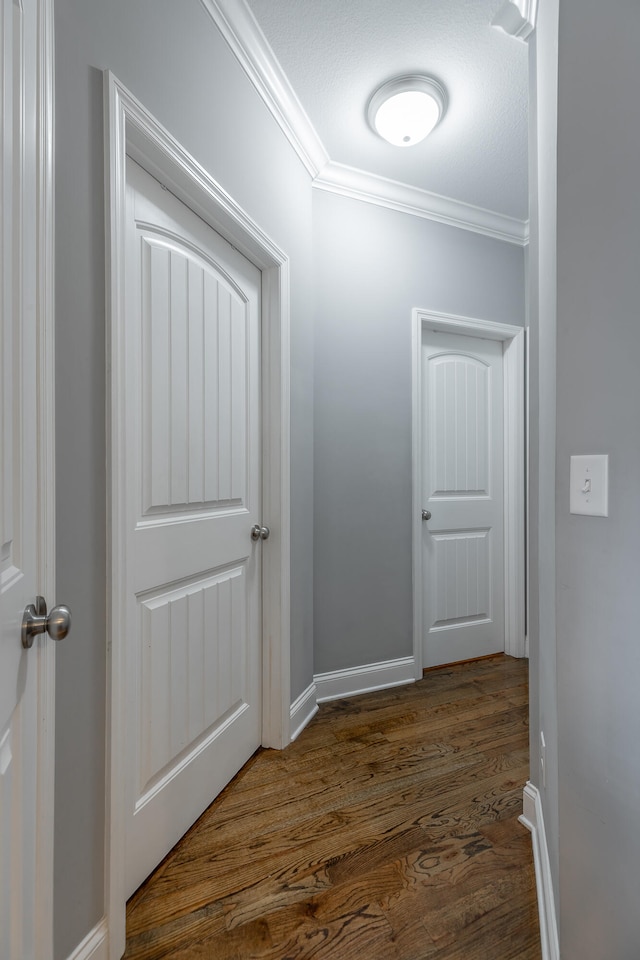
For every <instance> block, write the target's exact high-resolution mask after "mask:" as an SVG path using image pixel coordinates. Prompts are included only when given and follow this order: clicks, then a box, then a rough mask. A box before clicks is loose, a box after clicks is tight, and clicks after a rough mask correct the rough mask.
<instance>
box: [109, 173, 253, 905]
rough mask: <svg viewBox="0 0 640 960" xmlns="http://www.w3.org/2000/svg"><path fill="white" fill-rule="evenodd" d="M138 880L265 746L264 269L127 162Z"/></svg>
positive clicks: (132, 746) (133, 844)
mask: <svg viewBox="0 0 640 960" xmlns="http://www.w3.org/2000/svg"><path fill="white" fill-rule="evenodd" d="M126 244H127V266H126V298H127V323H126V331H125V337H126V383H125V384H124V393H123V397H124V403H125V405H126V422H127V430H128V435H127V443H126V450H127V454H126V464H124V465H123V469H124V470H125V471H126V481H125V482H126V488H127V505H126V509H127V528H128V536H127V543H126V558H125V569H124V570H123V576H125V577H126V595H127V600H126V603H127V610H126V623H127V636H126V661H127V675H128V684H129V690H128V697H127V703H126V717H127V742H128V750H129V756H128V775H127V791H128V797H127V805H128V812H127V827H126V830H127V842H126V877H127V879H126V885H127V895H129V894H131V893H132V892H133V891H134V890H135V889H136V887H137V886H138V885H139V884H140V883H141V881H142V880H144V879H145V877H146V876H147V875H148V874H149V873H150V872H151V870H153V868H154V867H155V866H156V865H157V864H158V863H159V861H160V860H161V859H162V858H163V857H164V855H165V854H166V853H167V852H168V851H169V850H170V849H171V847H172V846H173V845H174V844H175V843H176V841H177V840H178V839H179V838H180V837H181V836H182V834H183V833H184V832H185V831H186V830H187V829H188V827H189V826H190V825H191V824H192V823H193V822H194V820H195V819H196V818H197V817H198V816H199V815H200V814H201V813H202V811H203V810H204V809H205V808H206V807H207V806H208V804H209V803H210V802H211V801H212V800H213V799H214V797H215V796H216V794H217V793H219V791H220V790H221V789H222V788H223V787H224V786H225V784H226V783H227V782H228V781H229V780H230V779H231V777H232V776H233V775H234V774H235V773H236V772H237V771H238V770H239V769H240V767H241V766H242V765H243V764H244V763H245V761H246V760H247V759H248V758H249V757H250V756H251V754H252V753H253V752H254V751H255V750H256V748H257V747H258V746H259V744H260V738H261V669H262V667H261V608H260V601H261V588H260V578H261V562H260V552H261V549H263V548H262V541H260V540H258V541H257V542H256V541H253V540H252V538H251V529H252V527H253V526H254V525H255V524H261V522H262V516H261V484H260V476H261V472H260V280H261V275H260V272H259V271H258V270H257V269H256V268H255V267H254V266H253V265H252V264H251V263H249V262H248V261H247V260H246V259H245V258H244V257H243V256H242V255H241V254H240V253H238V251H237V250H235V249H234V248H233V247H232V246H231V245H230V244H228V243H227V242H226V241H225V240H223V239H222V238H221V237H220V236H219V235H218V234H217V233H216V232H215V231H214V230H213V229H212V228H211V227H210V226H208V225H207V224H206V223H205V222H204V221H203V220H201V219H200V218H199V217H198V216H197V215H196V214H195V213H194V212H193V211H192V210H190V209H189V208H188V207H186V206H185V205H184V204H183V203H182V202H181V201H179V200H178V199H176V197H175V196H173V195H172V194H171V193H170V192H169V191H168V190H165V189H163V188H162V187H161V186H160V184H159V183H158V182H157V181H156V180H154V179H153V178H152V177H151V176H150V175H149V174H148V173H146V172H145V171H143V170H142V168H141V167H139V166H138V165H137V164H135V163H134V162H133V161H131V160H129V159H128V160H127V237H126Z"/></svg>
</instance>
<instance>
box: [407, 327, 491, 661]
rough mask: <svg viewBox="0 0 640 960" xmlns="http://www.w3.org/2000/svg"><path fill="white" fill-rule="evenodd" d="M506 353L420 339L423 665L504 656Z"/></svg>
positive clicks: (457, 339) (484, 345) (426, 334)
mask: <svg viewBox="0 0 640 960" xmlns="http://www.w3.org/2000/svg"><path fill="white" fill-rule="evenodd" d="M502 352H503V347H502V343H501V342H497V341H494V340H481V339H476V338H473V337H465V336H462V335H459V334H446V333H437V332H434V331H431V330H424V331H423V334H422V429H423V436H422V456H423V462H422V509H423V517H424V520H423V523H422V542H423V564H422V569H423V584H422V586H423V610H424V617H423V625H424V627H423V629H424V633H423V656H424V660H423V664H424V666H425V667H429V666H435V665H437V664H442V663H453V662H455V661H459V660H467V659H472V658H475V657H480V656H486V655H488V654H491V653H497V652H500V651H503V650H504V542H503V540H504V491H503V473H504V468H503V457H504V450H503V447H504V428H503V422H504V411H503V402H504V399H503V368H502V365H503V359H502ZM429 515H430V516H429Z"/></svg>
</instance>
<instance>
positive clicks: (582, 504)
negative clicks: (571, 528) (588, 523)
mask: <svg viewBox="0 0 640 960" xmlns="http://www.w3.org/2000/svg"><path fill="white" fill-rule="evenodd" d="M569 510H570V512H571V513H581V514H585V515H586V516H589V517H608V516H609V455H608V454H607V453H600V454H593V455H591V456H588V457H571V470H570V473H569Z"/></svg>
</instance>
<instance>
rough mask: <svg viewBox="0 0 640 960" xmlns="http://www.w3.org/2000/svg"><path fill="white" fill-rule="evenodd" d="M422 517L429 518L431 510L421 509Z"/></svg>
mask: <svg viewBox="0 0 640 960" xmlns="http://www.w3.org/2000/svg"><path fill="white" fill-rule="evenodd" d="M422 519H423V520H431V510H423V511H422Z"/></svg>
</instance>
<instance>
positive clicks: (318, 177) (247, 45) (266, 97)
mask: <svg viewBox="0 0 640 960" xmlns="http://www.w3.org/2000/svg"><path fill="white" fill-rule="evenodd" d="M200 2H201V3H202V6H203V7H204V9H205V10H206V12H207V13H208V14H209V16H210V17H211V19H212V20H213V22H214V23H215V25H216V26H217V28H218V29H219V30H220V32H221V34H222V36H223V37H224V39H225V40H226V41H227V43H228V44H229V47H230V48H231V50H232V52H233V54H234V56H235V57H236V59H237V60H238V62H239V63H240V66H241V67H242V69H243V70H244V72H245V73H246V75H247V77H248V78H249V79H250V80H251V82H252V83H253V85H254V87H255V89H256V90H257V92H258V94H259V95H260V97H261V98H262V100H263V101H264V103H265V105H266V106H267V107H268V109H269V110H270V112H271V114H272V115H273V117H274V119H275V120H276V122H277V123H278V125H279V126H280V128H281V130H282V131H283V133H284V134H285V136H286V137H287V139H288V140H289V143H290V144H291V146H292V147H293V149H294V150H295V151H296V153H297V154H298V156H299V158H300V160H301V161H302V163H303V164H304V166H305V167H306V169H307V171H308V173H309V174H310V175H311V178H312V180H313V185H314V186H315V187H317V188H318V189H320V190H328V191H330V192H332V193H337V194H340V195H341V196H345V197H351V198H353V199H357V200H364V201H366V202H367V203H374V204H377V205H378V206H382V207H388V208H389V209H391V210H399V211H400V212H402V213H408V214H411V215H412V216H416V217H422V218H423V219H426V220H435V221H436V222H438V223H446V224H448V225H450V226H453V227H459V228H461V229H463V230H471V231H473V232H474V233H480V234H484V235H485V236H488V237H493V238H495V239H497V240H504V241H507V242H508V243H515V244H518V245H519V246H525V245H526V244H527V243H528V239H529V224H528V221H523V220H517V219H515V218H513V217H507V216H504V215H503V214H500V213H494V212H493V211H491V210H484V209H482V208H481V207H474V206H472V205H471V204H467V203H461V202H460V201H457V200H451V199H449V198H448V197H442V196H440V195H439V194H437V193H430V192H429V191H427V190H421V189H420V188H418V187H412V186H410V185H409V184H406V183H399V182H397V181H395V180H388V179H387V178H386V177H379V176H377V175H376V174H373V173H367V172H366V171H364V170H356V169H355V168H354V167H348V166H346V165H344V164H341V163H336V162H334V161H332V160H331V159H330V158H329V154H328V153H327V151H326V149H325V147H324V144H323V143H322V141H321V139H320V137H319V136H318V134H317V132H316V130H315V128H314V126H313V124H312V123H311V120H310V119H309V117H308V116H307V114H306V113H305V110H304V108H303V106H302V104H301V103H300V101H299V100H298V97H297V96H296V93H295V91H294V89H293V87H292V86H291V84H290V83H289V80H288V78H287V76H286V74H285V72H284V70H283V69H282V67H281V66H280V63H279V61H278V60H277V58H276V56H275V54H274V52H273V50H272V49H271V47H270V46H269V43H268V41H267V39H266V37H265V35H264V34H263V32H262V30H261V29H260V26H259V24H258V22H257V21H256V19H255V17H254V16H253V13H252V12H251V10H250V8H249V6H248V5H247V3H246V2H245V0H200ZM509 2H510V3H511V0H509ZM513 2H514V3H517V4H518V6H519V7H520V6H521V7H527V8H529V7H535V4H536V2H537V0H513Z"/></svg>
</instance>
